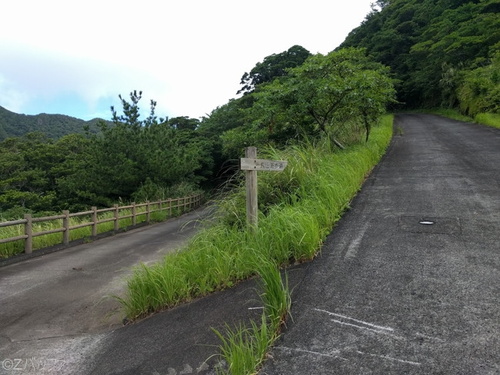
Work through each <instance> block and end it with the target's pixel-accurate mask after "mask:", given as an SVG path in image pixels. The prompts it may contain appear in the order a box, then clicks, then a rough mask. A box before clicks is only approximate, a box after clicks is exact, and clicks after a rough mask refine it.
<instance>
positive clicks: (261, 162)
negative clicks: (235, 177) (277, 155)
mask: <svg viewBox="0 0 500 375" xmlns="http://www.w3.org/2000/svg"><path fill="white" fill-rule="evenodd" d="M287 164H288V162H287V161H284V160H266V159H253V158H241V170H243V171H275V172H281V171H282V170H284V169H285V168H286V166H287Z"/></svg>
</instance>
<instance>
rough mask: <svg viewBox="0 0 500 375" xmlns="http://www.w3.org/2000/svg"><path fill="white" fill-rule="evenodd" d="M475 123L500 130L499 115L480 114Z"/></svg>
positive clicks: (475, 118)
mask: <svg viewBox="0 0 500 375" xmlns="http://www.w3.org/2000/svg"><path fill="white" fill-rule="evenodd" d="M474 121H475V122H477V123H478V124H483V125H488V126H492V127H494V128H497V129H500V114H499V113H479V114H477V115H476V117H474Z"/></svg>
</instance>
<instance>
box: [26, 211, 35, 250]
mask: <svg viewBox="0 0 500 375" xmlns="http://www.w3.org/2000/svg"><path fill="white" fill-rule="evenodd" d="M24 219H25V220H26V223H25V224H24V234H25V235H26V236H28V237H26V239H25V240H24V252H25V253H26V254H31V252H32V251H33V219H32V217H31V215H30V214H26V215H24Z"/></svg>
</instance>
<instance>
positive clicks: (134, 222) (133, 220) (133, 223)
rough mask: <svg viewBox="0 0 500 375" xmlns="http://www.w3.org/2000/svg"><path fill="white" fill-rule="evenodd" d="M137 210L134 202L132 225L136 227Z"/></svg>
mask: <svg viewBox="0 0 500 375" xmlns="http://www.w3.org/2000/svg"><path fill="white" fill-rule="evenodd" d="M136 215H137V208H136V207H135V202H132V225H133V226H135V225H136V224H137V217H136Z"/></svg>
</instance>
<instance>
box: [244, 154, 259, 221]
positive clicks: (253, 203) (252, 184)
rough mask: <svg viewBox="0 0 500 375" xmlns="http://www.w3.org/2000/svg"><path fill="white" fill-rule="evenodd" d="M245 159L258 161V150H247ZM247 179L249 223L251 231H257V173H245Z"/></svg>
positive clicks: (248, 171) (250, 171)
mask: <svg viewBox="0 0 500 375" xmlns="http://www.w3.org/2000/svg"><path fill="white" fill-rule="evenodd" d="M245 157H246V158H251V159H256V158H257V148H256V147H253V146H252V147H247V148H246V149H245ZM245 179H246V195H247V223H248V226H249V227H250V229H251V230H255V229H257V227H258V225H259V223H258V215H257V208H258V200H257V194H258V191H257V171H255V170H247V171H245Z"/></svg>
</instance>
